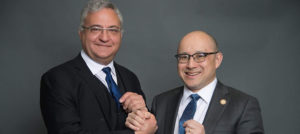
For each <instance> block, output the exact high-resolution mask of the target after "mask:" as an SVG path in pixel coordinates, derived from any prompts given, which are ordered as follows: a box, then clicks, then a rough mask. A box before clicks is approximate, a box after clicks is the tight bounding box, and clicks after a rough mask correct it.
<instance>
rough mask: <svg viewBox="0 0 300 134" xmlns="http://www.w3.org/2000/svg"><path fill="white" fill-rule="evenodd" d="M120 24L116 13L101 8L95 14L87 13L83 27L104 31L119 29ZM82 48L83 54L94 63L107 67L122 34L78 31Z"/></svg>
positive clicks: (115, 51) (117, 48)
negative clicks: (96, 27) (93, 27)
mask: <svg viewBox="0 0 300 134" xmlns="http://www.w3.org/2000/svg"><path fill="white" fill-rule="evenodd" d="M120 25H121V23H120V20H119V18H118V15H117V14H116V12H115V11H114V10H112V9H110V8H103V9H100V10H98V11H96V12H92V13H88V14H87V16H86V18H85V20H84V26H85V27H90V26H98V27H101V28H104V29H107V28H118V29H120V28H121V26H120ZM79 36H80V40H81V44H82V48H83V50H84V51H85V53H86V54H87V55H88V56H89V57H90V58H91V59H93V60H94V61H96V62H98V63H100V64H104V65H107V64H109V63H110V62H111V61H112V60H113V58H114V57H115V55H116V53H117V52H118V50H119V48H120V44H121V38H122V33H121V32H118V33H117V34H109V32H108V31H107V30H103V31H102V32H100V33H98V34H95V33H92V32H91V31H90V30H88V29H84V30H82V31H79Z"/></svg>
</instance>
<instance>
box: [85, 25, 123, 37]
mask: <svg viewBox="0 0 300 134" xmlns="http://www.w3.org/2000/svg"><path fill="white" fill-rule="evenodd" d="M81 27H82V28H83V29H87V30H89V32H90V33H92V34H95V35H99V34H103V32H104V30H106V31H107V33H108V34H109V35H112V36H113V35H117V34H119V33H120V31H121V28H111V27H109V28H103V27H100V26H95V25H93V26H89V27H86V26H81Z"/></svg>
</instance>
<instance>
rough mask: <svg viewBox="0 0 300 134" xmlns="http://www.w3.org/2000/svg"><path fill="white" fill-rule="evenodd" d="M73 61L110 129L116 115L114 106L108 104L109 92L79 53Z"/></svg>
mask: <svg viewBox="0 0 300 134" xmlns="http://www.w3.org/2000/svg"><path fill="white" fill-rule="evenodd" d="M74 61H75V62H74V67H75V68H76V70H77V71H78V72H77V74H78V75H80V77H81V78H82V80H83V81H84V82H85V83H86V84H85V85H87V86H88V89H87V90H92V92H94V95H95V96H96V98H97V100H98V102H99V106H100V108H101V109H102V110H103V114H104V118H105V120H106V122H108V124H109V127H110V129H112V128H113V124H115V123H114V121H115V118H116V117H115V115H114V114H113V113H114V112H113V110H114V108H113V107H112V105H111V104H110V102H111V101H109V100H110V99H111V97H110V94H109V92H108V91H107V90H106V89H107V88H106V87H105V86H104V85H103V83H102V82H101V81H100V80H99V79H98V78H97V77H96V76H94V75H93V74H92V72H91V71H90V70H89V68H88V66H87V65H86V63H85V62H84V60H83V59H82V57H81V55H80V54H79V55H78V56H77V57H76V58H75V60H74ZM113 106H114V105H113Z"/></svg>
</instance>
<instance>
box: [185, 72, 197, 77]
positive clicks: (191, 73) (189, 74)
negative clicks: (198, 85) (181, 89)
mask: <svg viewBox="0 0 300 134" xmlns="http://www.w3.org/2000/svg"><path fill="white" fill-rule="evenodd" d="M200 73H201V72H185V74H186V75H187V76H196V75H198V74H200Z"/></svg>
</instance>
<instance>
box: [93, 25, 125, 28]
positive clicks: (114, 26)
mask: <svg viewBox="0 0 300 134" xmlns="http://www.w3.org/2000/svg"><path fill="white" fill-rule="evenodd" d="M90 27H101V28H103V26H101V25H91V26H90ZM107 28H120V27H119V26H116V25H112V26H109V27H107Z"/></svg>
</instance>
